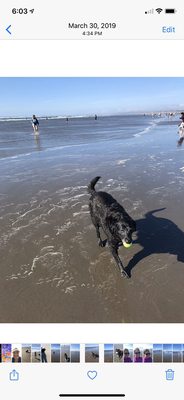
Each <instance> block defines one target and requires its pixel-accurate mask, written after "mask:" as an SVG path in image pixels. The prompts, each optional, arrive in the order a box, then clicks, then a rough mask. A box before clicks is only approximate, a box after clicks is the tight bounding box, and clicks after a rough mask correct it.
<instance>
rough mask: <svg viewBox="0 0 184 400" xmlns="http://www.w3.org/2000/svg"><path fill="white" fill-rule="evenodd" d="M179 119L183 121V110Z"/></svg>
mask: <svg viewBox="0 0 184 400" xmlns="http://www.w3.org/2000/svg"><path fill="white" fill-rule="evenodd" d="M180 119H181V120H182V122H184V112H181V117H180Z"/></svg>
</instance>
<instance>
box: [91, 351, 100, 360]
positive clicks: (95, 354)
mask: <svg viewBox="0 0 184 400" xmlns="http://www.w3.org/2000/svg"><path fill="white" fill-rule="evenodd" d="M91 354H92V357H93V358H95V359H96V358H99V355H98V354H97V353H94V351H92V352H91Z"/></svg>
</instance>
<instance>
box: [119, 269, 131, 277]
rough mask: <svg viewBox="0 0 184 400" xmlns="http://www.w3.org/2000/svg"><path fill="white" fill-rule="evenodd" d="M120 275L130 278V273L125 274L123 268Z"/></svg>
mask: <svg viewBox="0 0 184 400" xmlns="http://www.w3.org/2000/svg"><path fill="white" fill-rule="evenodd" d="M121 276H122V277H123V278H127V279H130V275H128V274H127V272H126V271H125V269H123V270H122V271H121Z"/></svg>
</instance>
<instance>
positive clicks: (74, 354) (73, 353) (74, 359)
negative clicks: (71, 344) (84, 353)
mask: <svg viewBox="0 0 184 400" xmlns="http://www.w3.org/2000/svg"><path fill="white" fill-rule="evenodd" d="M71 362H72V363H75V362H77V363H78V362H80V351H75V350H73V351H71Z"/></svg>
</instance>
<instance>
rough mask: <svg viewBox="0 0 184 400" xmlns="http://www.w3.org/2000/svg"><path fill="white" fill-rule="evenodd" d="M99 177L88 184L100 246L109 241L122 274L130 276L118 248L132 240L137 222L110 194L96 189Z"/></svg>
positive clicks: (90, 205) (90, 207) (90, 204)
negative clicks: (103, 235)
mask: <svg viewBox="0 0 184 400" xmlns="http://www.w3.org/2000/svg"><path fill="white" fill-rule="evenodd" d="M99 179H100V177H99V176H97V177H96V178H94V179H93V180H92V181H91V182H90V184H89V186H88V191H89V193H90V194H91V197H90V200H89V209H90V214H91V219H92V222H93V224H94V226H95V228H96V233H97V238H98V239H99V246H101V247H104V246H105V245H106V242H107V243H108V246H109V249H110V251H111V253H112V255H113V257H114V259H115V261H116V263H117V265H118V267H119V269H120V272H121V275H124V276H126V277H127V278H129V275H128V274H127V272H126V270H125V268H124V267H123V264H122V261H121V259H120V257H119V255H118V248H119V246H120V245H122V242H124V243H127V244H130V243H131V242H132V233H133V232H135V231H136V223H135V221H134V220H133V219H132V218H131V217H130V216H129V215H128V214H127V212H126V211H125V210H124V208H123V207H122V206H121V205H120V204H119V203H118V202H117V201H116V200H115V199H114V198H113V197H112V196H111V195H110V194H108V193H106V192H96V191H95V185H96V183H97V182H98V180H99ZM100 228H102V229H103V231H104V233H105V235H106V237H107V239H106V240H105V241H103V240H102V239H101V236H100Z"/></svg>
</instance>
